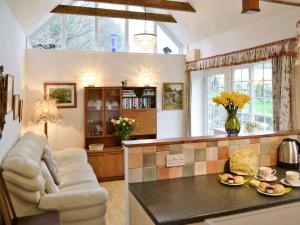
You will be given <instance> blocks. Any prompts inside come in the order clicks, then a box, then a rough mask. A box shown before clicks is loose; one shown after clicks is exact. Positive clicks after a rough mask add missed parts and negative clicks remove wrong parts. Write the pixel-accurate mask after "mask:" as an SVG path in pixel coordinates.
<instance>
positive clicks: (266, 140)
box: [260, 137, 272, 143]
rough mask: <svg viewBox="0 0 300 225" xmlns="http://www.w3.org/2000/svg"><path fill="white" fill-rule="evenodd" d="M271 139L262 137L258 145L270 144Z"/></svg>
mask: <svg viewBox="0 0 300 225" xmlns="http://www.w3.org/2000/svg"><path fill="white" fill-rule="evenodd" d="M271 141H272V138H271V137H264V138H261V139H260V143H268V142H271Z"/></svg>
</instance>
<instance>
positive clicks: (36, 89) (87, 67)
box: [25, 50, 185, 149]
mask: <svg viewBox="0 0 300 225" xmlns="http://www.w3.org/2000/svg"><path fill="white" fill-rule="evenodd" d="M184 62H185V57H184V56H175V55H168V56H165V55H157V54H155V55H153V54H132V53H104V52H75V51H46V50H27V52H26V79H25V88H26V100H27V103H26V104H27V110H26V126H27V129H38V130H40V131H41V132H42V131H43V130H42V129H43V128H42V126H38V127H37V126H34V125H33V124H31V123H30V118H31V116H32V113H33V110H34V103H35V101H36V100H38V99H40V98H42V97H43V83H44V81H60V82H76V83H77V85H78V87H77V88H78V90H77V91H78V108H76V109H61V110H60V113H61V114H62V117H63V119H62V121H61V122H59V123H58V124H50V125H49V141H50V145H51V146H53V148H55V149H59V148H64V147H70V146H80V147H81V146H83V145H84V123H83V104H84V102H83V100H84V99H83V87H84V86H85V82H84V77H85V76H87V75H90V76H94V77H96V85H97V86H120V85H121V81H122V80H128V85H129V86H137V85H138V86H142V85H143V84H144V81H145V80H147V79H145V77H146V78H150V84H151V85H152V86H157V87H158V98H157V103H158V138H167V137H181V136H184V134H185V127H184V113H183V111H162V110H161V87H162V83H163V82H185V73H184V69H185V64H184Z"/></svg>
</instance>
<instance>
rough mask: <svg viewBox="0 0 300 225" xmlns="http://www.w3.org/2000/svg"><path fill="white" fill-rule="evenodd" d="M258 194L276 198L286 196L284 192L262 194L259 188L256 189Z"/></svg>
mask: <svg viewBox="0 0 300 225" xmlns="http://www.w3.org/2000/svg"><path fill="white" fill-rule="evenodd" d="M256 190H257V191H258V192H259V193H261V194H263V195H267V196H272V197H278V196H281V195H284V194H286V192H285V191H284V192H282V193H279V194H269V193H266V192H263V191H261V190H260V189H259V188H257V189H256Z"/></svg>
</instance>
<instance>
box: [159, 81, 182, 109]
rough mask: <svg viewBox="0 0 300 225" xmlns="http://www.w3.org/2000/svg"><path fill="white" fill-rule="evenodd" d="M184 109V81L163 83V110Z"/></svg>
mask: <svg viewBox="0 0 300 225" xmlns="http://www.w3.org/2000/svg"><path fill="white" fill-rule="evenodd" d="M182 109H183V83H164V84H163V110H182Z"/></svg>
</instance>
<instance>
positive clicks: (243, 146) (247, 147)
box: [239, 144, 251, 150]
mask: <svg viewBox="0 0 300 225" xmlns="http://www.w3.org/2000/svg"><path fill="white" fill-rule="evenodd" d="M239 147H240V149H242V150H250V149H251V145H250V144H249V145H240V146H239Z"/></svg>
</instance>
